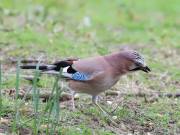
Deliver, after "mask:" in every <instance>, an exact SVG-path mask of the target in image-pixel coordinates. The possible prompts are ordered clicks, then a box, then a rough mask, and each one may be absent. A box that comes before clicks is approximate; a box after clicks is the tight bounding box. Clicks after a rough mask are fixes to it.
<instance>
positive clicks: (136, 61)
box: [121, 50, 151, 73]
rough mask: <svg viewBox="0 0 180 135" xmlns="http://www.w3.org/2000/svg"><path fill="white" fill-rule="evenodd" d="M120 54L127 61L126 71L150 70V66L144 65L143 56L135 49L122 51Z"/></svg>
mask: <svg viewBox="0 0 180 135" xmlns="http://www.w3.org/2000/svg"><path fill="white" fill-rule="evenodd" d="M121 56H123V58H124V59H125V60H126V61H128V62H127V63H128V64H127V66H128V67H127V68H128V71H139V70H140V71H144V72H146V73H148V72H150V71H151V70H150V68H149V67H148V66H147V65H146V63H145V61H144V58H143V56H141V55H140V54H139V53H138V52H136V51H132V50H129V51H123V52H122V53H121Z"/></svg>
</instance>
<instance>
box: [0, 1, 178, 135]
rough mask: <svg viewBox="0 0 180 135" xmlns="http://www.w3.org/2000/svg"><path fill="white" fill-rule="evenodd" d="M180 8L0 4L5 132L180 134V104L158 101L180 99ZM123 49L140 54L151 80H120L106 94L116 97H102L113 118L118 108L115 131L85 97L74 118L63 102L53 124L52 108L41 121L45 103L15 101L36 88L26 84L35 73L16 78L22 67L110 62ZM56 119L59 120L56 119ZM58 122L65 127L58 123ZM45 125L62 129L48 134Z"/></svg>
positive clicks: (162, 4) (1, 122) (138, 76)
mask: <svg viewBox="0 0 180 135" xmlns="http://www.w3.org/2000/svg"><path fill="white" fill-rule="evenodd" d="M179 5H180V1H179V0H166V1H164V0H158V1H157V0H151V1H144V0H138V1H134V0H126V1H125V0H114V1H108V0H99V1H96V0H91V1H81V0H76V1H75V0H69V1H65V0H50V1H44V0H26V1H25V0H14V1H10V0H2V1H1V2H0V61H1V65H2V75H1V78H2V83H1V84H2V85H0V87H1V93H2V95H1V98H2V103H1V102H0V103H1V105H0V107H1V108H0V132H2V133H4V134H8V133H9V134H11V133H12V134H32V133H34V134H35V133H37V132H39V134H45V133H48V132H51V133H53V132H56V133H57V134H63V135H79V134H83V135H88V134H89V135H91V134H97V135H98V134H99V135H114V134H121V133H122V134H127V133H129V134H130V133H131V134H180V106H179V104H180V99H179V98H168V97H166V96H162V97H158V96H157V93H161V94H162V93H178V92H179V91H180V70H179V69H180V45H179V43H180V18H179V13H180V7H179ZM122 48H131V49H135V50H137V51H138V52H140V53H141V54H143V56H144V57H145V60H146V63H147V64H148V65H149V67H150V68H151V69H152V72H151V73H150V74H145V73H142V72H138V73H135V74H129V75H127V76H123V77H122V78H121V80H120V81H119V82H118V84H117V85H116V86H115V87H113V88H112V89H111V90H109V91H113V92H120V94H119V95H112V94H107V93H106V94H105V93H102V95H101V100H100V104H101V105H102V106H103V107H104V108H106V109H107V110H109V111H111V110H113V108H114V107H115V106H116V105H117V104H118V103H119V102H120V104H119V106H118V108H117V109H116V111H114V113H113V114H112V115H113V116H114V117H113V118H115V121H116V122H117V123H118V127H116V126H113V125H112V123H110V122H109V121H108V119H106V117H105V116H104V115H103V114H102V113H101V112H100V111H99V110H98V109H97V108H96V107H95V106H93V104H92V103H91V98H90V97H89V96H88V95H84V94H83V95H80V97H79V98H78V99H77V100H76V109H75V111H72V110H71V107H70V101H64V102H61V103H60V105H61V108H60V110H58V108H57V106H56V105H53V108H52V112H51V113H50V116H51V117H50V119H48V116H49V114H48V113H47V112H48V111H47V110H50V109H49V108H47V109H46V111H47V112H46V111H45V113H43V110H44V108H45V107H47V103H45V102H44V101H41V100H35V101H34V100H33V101H32V100H26V101H25V102H24V100H23V99H17V98H15V97H12V96H11V94H12V95H13V94H14V93H15V91H14V89H15V88H18V87H19V88H20V92H21V89H23V90H25V91H26V90H27V89H29V88H30V87H31V86H32V84H31V83H29V82H28V81H26V80H24V79H23V77H21V76H22V75H27V74H28V75H29V74H31V75H33V73H32V72H29V71H22V70H20V80H19V79H18V77H17V78H16V74H19V72H18V71H17V70H16V62H15V61H16V60H18V59H21V60H22V59H43V62H45V63H48V62H53V61H55V60H59V59H65V58H67V57H68V58H72V57H75V58H85V57H90V56H96V55H105V54H108V53H111V52H114V51H118V50H121V49H122ZM17 80H18V81H17ZM19 81H20V84H19V85H18V83H19ZM53 81H54V77H48V76H46V75H43V76H42V79H41V80H40V82H38V85H37V87H38V89H41V90H43V89H47V90H49V91H52V87H53ZM33 86H34V87H35V86H36V85H35V84H34V85H33ZM56 92H57V91H56ZM122 93H123V94H122ZM138 93H145V95H146V96H140V95H139V94H138ZM34 95H38V94H37V93H35V94H34ZM149 95H150V96H149ZM34 99H37V98H34ZM54 100H55V99H54ZM36 105H38V106H36ZM54 106H56V107H55V109H54ZM36 107H37V108H36ZM53 110H54V111H53ZM58 112H60V115H56V116H55V114H59V113H58ZM35 114H37V115H35ZM15 116H16V117H15ZM58 117H60V118H59V119H60V121H58V123H53V121H56V119H57V118H58ZM36 120H39V122H37V121H36ZM48 125H50V126H53V125H56V126H57V127H56V128H55V130H52V131H47V130H46V129H47V128H46V127H47V126H48ZM51 129H53V128H51Z"/></svg>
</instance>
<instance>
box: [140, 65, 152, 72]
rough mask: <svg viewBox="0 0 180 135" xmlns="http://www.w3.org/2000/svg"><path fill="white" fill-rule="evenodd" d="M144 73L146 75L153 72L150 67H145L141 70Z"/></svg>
mask: <svg viewBox="0 0 180 135" xmlns="http://www.w3.org/2000/svg"><path fill="white" fill-rule="evenodd" d="M140 69H141V70H142V71H144V72H146V73H149V72H151V69H150V68H149V67H148V66H143V67H141V68H140Z"/></svg>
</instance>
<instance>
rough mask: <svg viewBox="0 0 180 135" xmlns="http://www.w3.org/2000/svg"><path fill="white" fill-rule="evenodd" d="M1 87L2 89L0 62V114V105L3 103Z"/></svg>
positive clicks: (0, 106)
mask: <svg viewBox="0 0 180 135" xmlns="http://www.w3.org/2000/svg"><path fill="white" fill-rule="evenodd" d="M1 89H2V67H1V62H0V114H1V110H2V105H3V103H2V92H1Z"/></svg>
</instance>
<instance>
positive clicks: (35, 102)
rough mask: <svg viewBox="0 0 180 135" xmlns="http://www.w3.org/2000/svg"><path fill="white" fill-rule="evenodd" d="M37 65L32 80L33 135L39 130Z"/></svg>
mask: <svg viewBox="0 0 180 135" xmlns="http://www.w3.org/2000/svg"><path fill="white" fill-rule="evenodd" d="M39 64H40V62H38V64H37V65H36V70H35V75H34V80H33V109H34V115H35V118H34V121H33V134H35V135H37V134H38V130H39V121H38V120H39V114H38V108H39V89H37V83H38V77H39V74H40V72H39Z"/></svg>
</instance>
